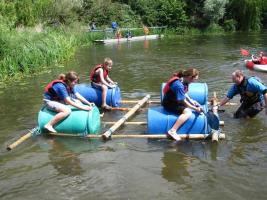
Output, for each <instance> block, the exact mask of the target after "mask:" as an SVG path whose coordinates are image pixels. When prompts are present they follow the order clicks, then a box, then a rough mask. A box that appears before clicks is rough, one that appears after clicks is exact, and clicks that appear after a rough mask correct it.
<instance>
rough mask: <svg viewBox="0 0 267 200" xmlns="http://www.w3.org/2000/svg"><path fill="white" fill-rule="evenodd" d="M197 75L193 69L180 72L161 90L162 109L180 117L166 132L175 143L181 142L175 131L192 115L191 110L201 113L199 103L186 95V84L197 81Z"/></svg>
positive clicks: (196, 71)
mask: <svg viewBox="0 0 267 200" xmlns="http://www.w3.org/2000/svg"><path fill="white" fill-rule="evenodd" d="M198 75H199V72H198V70H197V69H194V68H189V69H187V70H184V71H180V72H178V73H177V74H174V76H173V77H171V78H170V79H169V80H168V81H167V83H166V85H165V87H164V89H163V93H164V97H163V107H164V109H166V110H167V111H169V112H172V113H174V114H178V115H180V116H179V117H178V118H177V120H176V122H175V123H174V125H173V126H172V128H171V129H170V130H169V131H168V135H169V136H170V137H172V138H173V139H174V140H176V141H179V140H181V138H180V136H179V135H178V134H177V130H178V129H179V128H180V127H181V126H182V125H183V124H184V123H185V122H186V121H187V120H188V119H189V118H190V116H191V115H192V111H191V109H193V110H196V111H197V112H199V113H200V112H202V108H201V107H200V105H199V103H197V102H196V101H194V100H193V99H191V98H190V97H189V96H188V94H187V91H188V84H189V83H192V82H194V81H195V80H197V79H198Z"/></svg>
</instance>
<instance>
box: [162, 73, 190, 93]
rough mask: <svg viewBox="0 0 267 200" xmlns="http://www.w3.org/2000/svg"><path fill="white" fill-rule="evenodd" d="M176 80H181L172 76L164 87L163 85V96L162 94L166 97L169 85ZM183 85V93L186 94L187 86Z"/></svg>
mask: <svg viewBox="0 0 267 200" xmlns="http://www.w3.org/2000/svg"><path fill="white" fill-rule="evenodd" d="M176 80H181V78H179V77H177V76H173V77H172V78H170V79H169V80H168V81H167V83H166V85H165V87H164V89H163V94H164V95H166V94H167V92H169V90H170V86H171V84H172V83H173V82H174V81H176ZM183 85H184V91H185V93H187V91H188V85H187V84H183Z"/></svg>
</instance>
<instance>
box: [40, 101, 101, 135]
mask: <svg viewBox="0 0 267 200" xmlns="http://www.w3.org/2000/svg"><path fill="white" fill-rule="evenodd" d="M69 107H70V108H71V114H70V115H69V116H68V117H67V118H65V119H63V120H62V121H60V122H59V123H57V124H56V125H54V128H55V130H56V131H57V132H59V133H69V134H77V135H87V134H98V133H99V132H100V113H99V110H98V108H97V107H96V106H94V107H93V109H92V110H90V111H85V110H80V109H77V108H75V107H72V106H69ZM56 114H57V113H56V112H53V111H50V110H48V109H47V108H46V107H43V108H42V109H41V110H40V111H39V115H38V126H39V129H40V130H41V133H44V132H45V129H44V126H45V125H46V124H47V123H48V122H49V121H50V120H51V119H52V118H53V117H54V116H55V115H56Z"/></svg>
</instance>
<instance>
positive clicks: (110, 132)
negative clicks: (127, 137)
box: [102, 95, 150, 140]
mask: <svg viewBox="0 0 267 200" xmlns="http://www.w3.org/2000/svg"><path fill="white" fill-rule="evenodd" d="M149 98H150V95H146V96H145V97H144V98H143V99H142V100H140V101H139V102H138V103H137V104H136V105H135V106H134V107H133V108H132V109H131V110H129V111H128V112H127V113H126V114H125V115H124V116H123V117H122V118H121V119H120V120H119V121H117V122H116V123H115V124H114V125H113V126H112V127H111V128H109V129H108V130H107V131H106V132H105V133H103V134H102V137H103V139H104V140H106V139H108V138H109V137H110V136H111V134H112V133H113V132H114V131H116V130H117V129H118V128H119V127H120V126H121V125H122V124H124V123H125V121H126V120H128V119H129V117H131V116H132V115H134V114H135V112H136V111H137V110H138V109H139V108H140V107H142V106H143V105H144V104H145V103H146V102H147V101H148V100H149Z"/></svg>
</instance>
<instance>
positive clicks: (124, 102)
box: [121, 99, 238, 106]
mask: <svg viewBox="0 0 267 200" xmlns="http://www.w3.org/2000/svg"><path fill="white" fill-rule="evenodd" d="M211 101H212V99H211V100H210V101H209V102H208V104H209V105H210V104H211ZM137 102H138V100H121V103H122V104H133V103H137ZM148 103H149V104H160V103H161V102H160V101H157V100H153V101H152V100H151V101H148ZM217 103H220V101H218V102H217ZM236 105H238V103H233V102H227V103H226V104H225V106H236Z"/></svg>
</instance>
